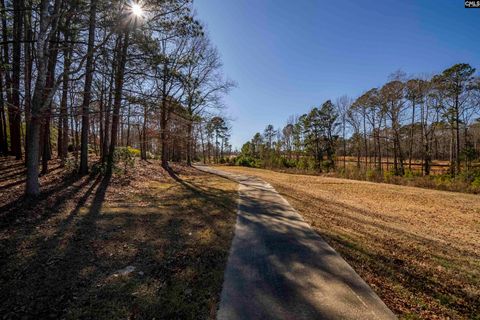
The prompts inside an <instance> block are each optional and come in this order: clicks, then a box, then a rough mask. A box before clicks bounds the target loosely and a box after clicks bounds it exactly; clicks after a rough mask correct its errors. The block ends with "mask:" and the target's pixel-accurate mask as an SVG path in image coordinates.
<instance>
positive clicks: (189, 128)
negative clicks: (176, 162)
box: [187, 119, 193, 166]
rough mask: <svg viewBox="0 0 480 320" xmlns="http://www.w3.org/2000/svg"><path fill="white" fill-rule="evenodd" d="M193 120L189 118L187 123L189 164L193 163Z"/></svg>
mask: <svg viewBox="0 0 480 320" xmlns="http://www.w3.org/2000/svg"><path fill="white" fill-rule="evenodd" d="M192 139H193V137H192V122H191V120H190V119H189V120H188V124H187V166H191V165H192Z"/></svg>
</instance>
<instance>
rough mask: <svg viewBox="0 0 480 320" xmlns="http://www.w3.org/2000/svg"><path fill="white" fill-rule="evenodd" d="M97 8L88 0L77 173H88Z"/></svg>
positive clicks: (95, 3)
mask: <svg viewBox="0 0 480 320" xmlns="http://www.w3.org/2000/svg"><path fill="white" fill-rule="evenodd" d="M96 8H97V1H96V0H91V1H90V18H89V19H90V20H89V28H88V47H87V62H86V66H85V68H86V70H85V86H84V90H83V103H82V136H81V154H80V169H79V173H80V174H82V175H85V174H87V173H88V132H89V127H90V123H89V122H90V100H91V97H92V79H93V71H94V66H93V63H94V61H93V58H94V57H93V54H94V44H95V15H96V12H97V10H96Z"/></svg>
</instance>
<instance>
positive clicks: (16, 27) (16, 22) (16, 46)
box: [8, 0, 24, 160]
mask: <svg viewBox="0 0 480 320" xmlns="http://www.w3.org/2000/svg"><path fill="white" fill-rule="evenodd" d="M13 10H14V13H13V45H12V62H11V64H12V86H11V94H12V103H11V104H10V105H9V106H8V122H9V125H10V144H11V151H12V155H14V156H15V158H16V159H17V160H19V159H21V158H22V138H21V132H20V121H21V108H20V63H21V52H22V44H21V40H22V27H23V10H24V3H23V0H15V1H13Z"/></svg>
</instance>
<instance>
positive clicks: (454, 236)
mask: <svg viewBox="0 0 480 320" xmlns="http://www.w3.org/2000/svg"><path fill="white" fill-rule="evenodd" d="M221 169H222V170H227V171H232V172H237V173H244V174H250V175H255V176H258V177H260V178H262V179H264V180H266V181H267V182H269V183H271V184H272V185H273V186H274V187H275V188H276V190H277V191H278V192H279V193H280V194H282V195H283V196H284V197H285V198H286V199H287V200H288V201H289V202H290V203H291V204H292V205H293V206H294V207H295V208H296V209H297V210H298V211H299V213H300V214H302V215H303V217H304V218H305V220H306V221H307V222H309V223H310V224H311V225H312V226H313V228H315V230H316V231H317V232H318V233H319V234H320V235H321V236H322V237H323V238H324V239H325V240H326V241H327V242H328V243H329V244H330V245H331V246H332V247H334V248H335V249H336V250H337V251H338V252H339V253H340V254H341V255H342V256H343V257H344V259H345V260H346V261H347V262H349V263H350V264H351V265H352V267H353V268H354V269H355V270H356V271H357V272H358V273H359V274H360V275H361V276H362V278H363V279H365V281H366V282H367V283H369V284H370V286H372V288H373V289H374V290H375V291H376V292H377V294H378V295H379V296H380V297H381V298H382V299H383V300H384V302H385V303H386V304H387V305H388V306H389V307H390V309H391V310H392V311H394V312H395V313H396V314H397V315H399V316H400V317H401V318H405V319H448V318H451V319H480V197H479V196H478V195H469V194H462V193H453V192H445V191H436V190H427V189H420V188H414V187H405V186H397V185H389V184H380V183H372V182H364V181H353V180H345V179H337V178H329V177H321V176H307V175H298V174H286V173H279V172H273V171H269V170H261V169H251V168H242V167H221Z"/></svg>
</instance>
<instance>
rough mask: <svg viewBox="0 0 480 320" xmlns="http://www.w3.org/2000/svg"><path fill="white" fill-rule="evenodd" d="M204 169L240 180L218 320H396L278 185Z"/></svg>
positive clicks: (200, 167) (205, 169) (208, 168)
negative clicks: (301, 214)
mask: <svg viewBox="0 0 480 320" xmlns="http://www.w3.org/2000/svg"><path fill="white" fill-rule="evenodd" d="M198 168H199V169H200V170H204V171H208V172H211V173H215V174H218V175H221V176H224V177H227V178H229V179H232V180H235V181H237V182H239V183H240V185H239V193H240V203H239V207H238V218H237V223H236V226H235V236H234V239H233V242H232V247H231V249H230V255H229V258H228V262H227V268H226V270H225V278H224V283H223V290H222V294H221V301H220V306H219V310H218V314H217V318H218V319H221V320H223V319H228V320H235V319H395V316H394V315H393V313H392V312H391V311H390V310H389V309H388V308H387V306H385V304H384V303H383V302H382V301H381V300H380V298H379V297H378V296H377V295H376V294H375V293H374V292H373V291H372V289H371V288H370V287H369V286H368V285H367V284H366V283H365V282H364V281H363V280H362V279H361V278H360V276H358V275H357V274H356V273H355V271H354V270H353V269H352V268H351V267H350V266H349V265H348V264H347V263H346V262H345V260H343V259H342V258H341V257H340V256H339V255H338V254H337V253H336V252H335V250H333V249H332V248H331V247H330V246H329V245H328V244H327V243H326V242H325V241H324V240H323V239H322V238H321V237H320V236H319V235H318V234H317V233H315V232H314V231H313V230H312V229H311V228H310V226H309V225H308V224H307V223H306V222H305V221H304V220H303V219H302V217H301V216H300V215H299V214H298V213H297V212H296V211H295V210H294V209H293V208H292V207H291V206H290V204H289V203H288V202H287V201H286V200H285V199H284V198H283V197H281V196H280V195H279V194H278V193H277V192H276V191H275V189H274V188H273V187H272V186H270V185H269V184H268V183H266V182H264V181H263V180H260V179H259V178H255V177H250V176H243V175H237V174H232V173H227V172H223V171H220V170H218V169H214V168H211V167H204V166H199V167H198Z"/></svg>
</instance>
